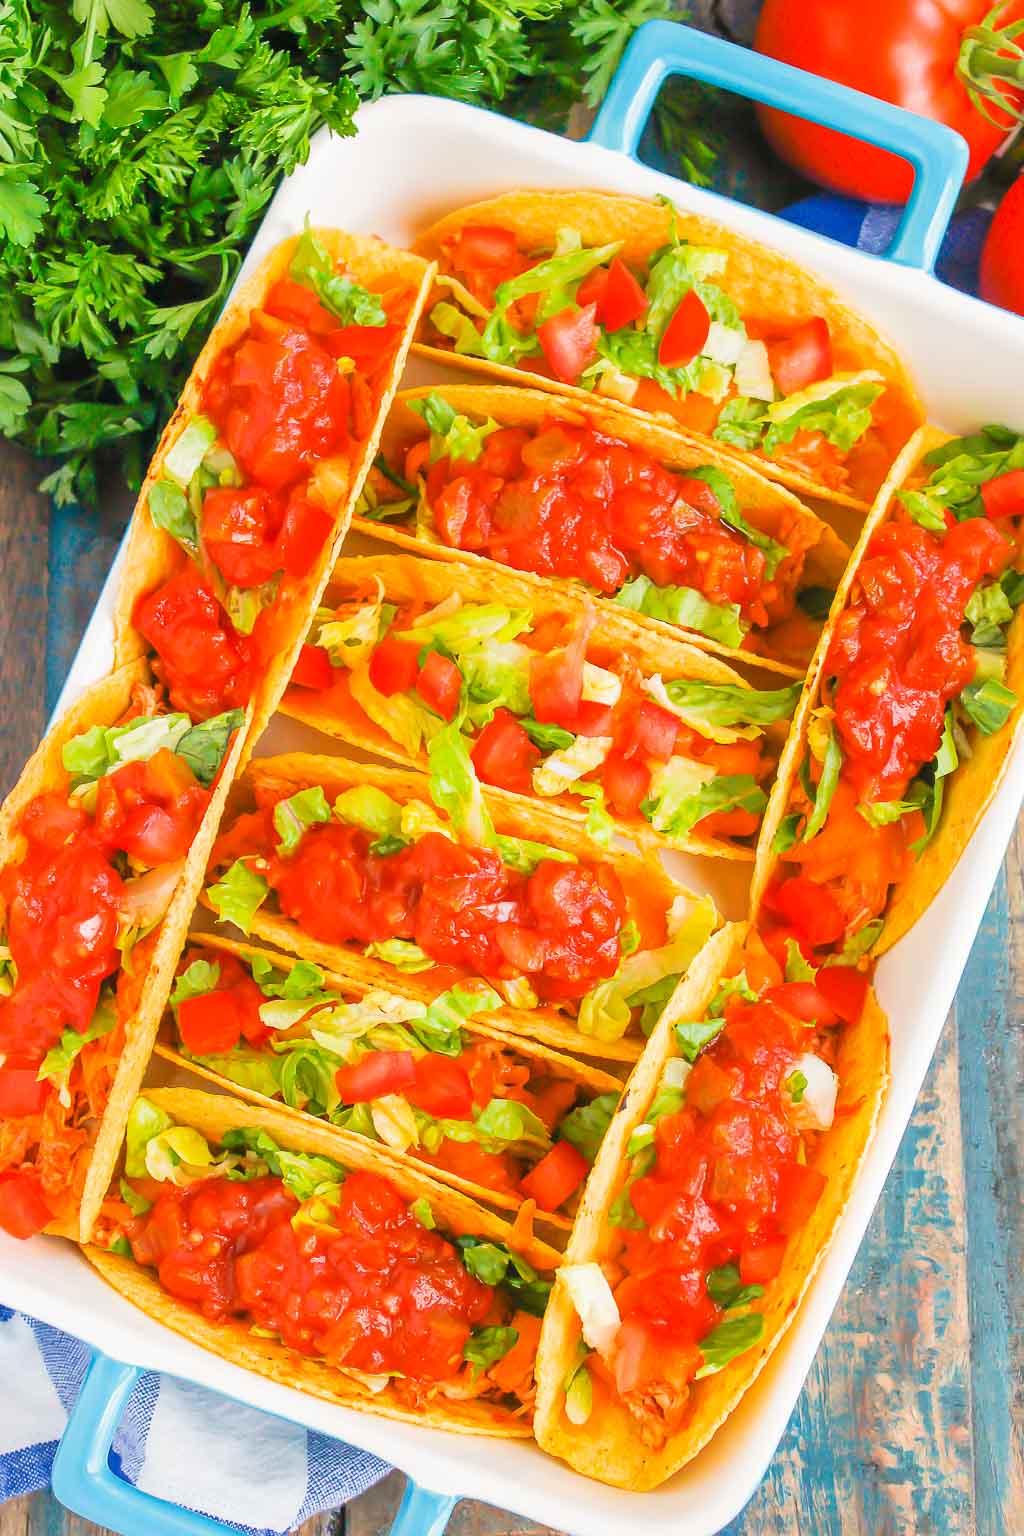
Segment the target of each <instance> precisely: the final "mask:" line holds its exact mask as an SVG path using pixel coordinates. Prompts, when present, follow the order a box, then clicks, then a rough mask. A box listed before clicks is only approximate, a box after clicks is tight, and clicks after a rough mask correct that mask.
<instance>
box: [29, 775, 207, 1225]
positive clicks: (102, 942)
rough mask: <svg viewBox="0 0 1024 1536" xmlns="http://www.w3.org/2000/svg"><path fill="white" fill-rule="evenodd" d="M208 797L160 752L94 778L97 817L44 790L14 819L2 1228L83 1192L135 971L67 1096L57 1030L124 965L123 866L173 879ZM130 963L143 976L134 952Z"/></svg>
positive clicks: (43, 1219)
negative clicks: (57, 1066)
mask: <svg viewBox="0 0 1024 1536" xmlns="http://www.w3.org/2000/svg"><path fill="white" fill-rule="evenodd" d="M209 798H210V796H209V791H208V790H206V789H204V788H203V786H202V785H201V784H199V783H198V781H197V780H196V779H195V777H194V775H193V774H192V771H191V769H190V768H189V767H188V765H187V764H186V763H185V762H184V760H183V759H182V758H180V757H178V756H176V755H175V754H174V753H173V752H170V751H168V750H167V749H166V748H163V749H161V750H160V751H158V752H157V753H155V754H154V756H153V757H151V758H150V759H148V761H146V762H129V763H126V764H125V765H124V766H123V767H121V768H119V769H117V770H116V771H115V772H113V773H110V774H108V775H106V776H105V777H104V778H101V779H100V780H99V781H98V783H97V785H96V790H95V809H94V810H93V812H92V814H90V813H89V812H87V811H86V810H85V809H84V807H83V806H82V805H81V804H80V803H76V802H75V801H73V800H69V799H68V798H67V797H66V796H64V795H60V794H57V793H49V794H43V795H38V796H36V798H35V799H34V800H32V801H30V802H29V804H28V805H27V807H26V808H25V810H24V811H23V813H22V815H21V817H20V819H19V822H18V826H17V832H18V833H19V834H20V835H21V836H22V837H23V838H24V840H25V851H24V855H23V857H22V858H21V859H20V860H19V862H17V863H12V864H9V865H8V866H7V867H6V868H5V869H4V870H3V871H2V872H0V904H2V908H3V910H4V912H5V934H4V942H5V944H6V946H7V948H8V950H9V951H10V961H11V962H12V963H13V967H14V971H13V974H14V976H15V977H16V980H14V981H13V984H12V985H11V988H10V991H9V992H8V994H7V995H6V996H0V1053H2V1054H3V1057H4V1060H3V1064H2V1066H0V1117H2V1118H0V1227H3V1228H4V1230H6V1231H9V1232H12V1233H14V1235H15V1236H18V1237H24V1236H28V1235H30V1233H31V1232H32V1231H38V1230H39V1229H40V1228H41V1227H43V1226H46V1225H47V1224H48V1223H49V1221H50V1220H51V1219H53V1218H55V1217H62V1216H64V1215H65V1214H67V1213H69V1212H70V1211H71V1210H72V1209H74V1207H75V1205H76V1203H77V1199H78V1196H79V1195H80V1193H81V1182H82V1179H83V1178H84V1174H85V1159H84V1158H82V1157H80V1156H79V1154H80V1153H83V1152H84V1151H85V1150H86V1149H87V1147H88V1144H89V1140H90V1128H91V1127H92V1126H94V1124H95V1120H96V1118H97V1117H98V1116H99V1115H100V1114H101V1113H102V1111H103V1108H104V1106H105V1102H106V1095H107V1092H108V1091H109V1087H110V1083H111V1081H112V1078H113V1072H114V1069H115V1067H116V1063H117V1057H118V1054H119V1052H120V1048H121V1045H122V1043H123V1025H124V1021H125V1019H126V1018H127V1017H128V1016H129V1015H130V1013H131V1011H132V1009H133V1007H134V1004H135V1001H136V1000H137V991H138V986H139V985H140V984H141V983H140V982H139V981H138V979H137V978H133V977H132V976H130V975H129V974H128V973H127V972H123V973H122V974H121V976H120V977H119V980H118V985H117V997H116V1015H117V1022H116V1024H113V1025H112V1026H111V1028H110V1030H109V1032H107V1033H104V1034H102V1035H100V1036H98V1037H97V1038H96V1039H95V1040H93V1041H91V1042H90V1043H88V1044H87V1045H86V1046H85V1047H84V1048H83V1049H82V1050H81V1051H80V1053H79V1054H78V1055H77V1056H76V1058H75V1060H74V1064H73V1066H72V1068H71V1073H70V1076H69V1078H68V1082H67V1087H66V1090H65V1092H64V1093H63V1094H59V1093H58V1089H57V1086H56V1085H55V1083H54V1082H52V1081H49V1080H48V1079H45V1078H44V1079H43V1080H42V1081H40V1080H39V1078H38V1073H39V1070H40V1067H41V1066H42V1064H43V1060H44V1057H45V1056H46V1054H47V1052H48V1051H50V1050H51V1049H52V1048H53V1047H55V1046H57V1045H58V1044H60V1042H61V1039H62V1036H63V1035H64V1034H65V1032H66V1031H71V1032H72V1033H73V1035H74V1034H78V1035H83V1034H84V1033H85V1032H86V1031H87V1030H88V1029H89V1027H90V1024H91V1023H92V1021H93V1018H94V1015H95V1014H96V1010H97V1006H98V1004H99V1001H100V987H101V986H102V984H103V983H104V982H105V981H106V980H107V979H108V978H110V977H112V976H113V975H114V974H115V972H117V971H118V970H119V968H120V966H121V962H122V952H121V950H120V949H119V947H118V942H119V940H121V939H122V938H123V936H124V934H125V933H126V932H127V930H128V929H129V928H130V927H131V925H132V922H133V921H134V918H133V908H134V906H135V902H136V900H137V898H136V897H135V896H134V895H133V888H132V884H131V881H130V879H129V878H128V876H127V874H126V871H127V870H128V865H127V864H126V860H127V859H130V860H132V861H133V863H134V867H135V868H136V869H137V868H139V867H142V868H145V869H149V870H156V869H157V868H158V867H159V866H162V865H166V866H169V867H170V868H171V871H172V873H171V884H172V885H173V882H174V871H175V869H176V867H177V866H178V864H179V862H180V860H182V859H183V858H184V857H185V855H186V854H187V852H188V849H189V847H190V845H191V842H192V838H193V836H194V835H195V831H196V829H197V827H198V825H199V822H200V821H201V819H202V816H203V813H204V811H205V809H206V806H207V804H208V802H209ZM146 942H147V941H145V940H144V941H143V943H144V944H145V943H146ZM135 962H136V965H137V967H138V968H139V972H140V974H142V975H144V974H145V957H144V952H143V951H142V949H141V948H140V949H139V950H137V952H136V955H135Z"/></svg>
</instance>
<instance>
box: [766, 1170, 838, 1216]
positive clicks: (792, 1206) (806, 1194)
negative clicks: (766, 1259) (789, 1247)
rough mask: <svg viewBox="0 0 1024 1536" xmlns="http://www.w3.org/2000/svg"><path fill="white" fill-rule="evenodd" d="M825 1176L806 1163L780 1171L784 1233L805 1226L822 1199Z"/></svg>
mask: <svg viewBox="0 0 1024 1536" xmlns="http://www.w3.org/2000/svg"><path fill="white" fill-rule="evenodd" d="M827 1182H828V1181H827V1179H826V1178H825V1175H824V1174H822V1173H819V1172H818V1170H817V1168H811V1167H810V1166H808V1165H807V1164H806V1163H788V1164H787V1165H786V1166H785V1167H784V1168H782V1169H780V1171H779V1195H778V1208H779V1217H778V1219H779V1225H780V1227H781V1228H782V1230H783V1231H784V1232H796V1231H797V1230H798V1229H799V1228H800V1227H802V1226H803V1224H804V1222H805V1221H806V1220H807V1218H808V1217H809V1216H810V1214H811V1212H812V1211H813V1210H814V1207H815V1206H816V1205H817V1203H818V1201H819V1199H820V1198H821V1193H822V1190H823V1189H824V1188H825V1185H826V1183H827Z"/></svg>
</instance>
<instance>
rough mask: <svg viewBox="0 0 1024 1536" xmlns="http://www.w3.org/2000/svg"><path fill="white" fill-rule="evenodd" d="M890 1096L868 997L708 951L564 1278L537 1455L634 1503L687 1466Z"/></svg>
mask: <svg viewBox="0 0 1024 1536" xmlns="http://www.w3.org/2000/svg"><path fill="white" fill-rule="evenodd" d="M825 974H826V973H825V972H824V971H823V972H822V973H821V975H822V976H824V975H825ZM829 997H831V998H832V999H833V1000H832V1002H831V1003H830V1002H829V1000H828V998H829ZM840 1009H841V1011H840ZM887 1078H888V1030H887V1027H886V1022H885V1018H884V1016H883V1015H882V1013H881V1011H880V1009H879V1007H878V1004H877V1002H876V1000H875V998H874V995H873V993H871V992H870V991H869V990H868V984H867V978H866V977H864V976H863V975H861V974H860V973H859V972H856V971H853V972H850V973H849V975H848V976H847V977H846V978H845V982H844V985H843V987H837V988H835V989H833V990H832V991H831V992H829V993H828V995H827V996H826V995H825V993H824V992H819V991H818V989H817V987H816V986H815V985H814V984H813V983H807V982H802V981H787V980H786V979H785V975H784V972H783V971H782V968H781V967H780V966H778V965H777V963H776V962H775V961H774V959H773V958H772V956H771V955H770V954H769V953H768V952H767V951H766V950H765V949H764V948H763V946H762V945H761V944H760V942H759V941H758V939H757V938H756V936H751V937H749V938H748V939H747V940H746V942H745V943H744V942H743V930H742V928H733V929H729V928H726V929H723V930H722V931H721V932H720V933H718V934H716V935H715V936H714V937H713V938H712V939H711V940H710V942H709V943H708V946H707V948H706V950H705V951H704V953H703V955H701V956H700V957H699V958H698V960H697V961H696V962H695V964H694V966H693V967H692V968H691V971H690V975H689V976H688V978H687V980H686V981H685V982H684V983H683V985H682V986H681V987H680V988H679V990H678V992H677V993H676V994H675V996H674V997H673V999H672V1001H671V1003H670V1004H669V1006H668V1007H667V1008H666V1010H665V1012H664V1013H663V1015H662V1017H661V1020H660V1021H659V1023H658V1025H657V1026H656V1028H655V1031H654V1034H653V1035H652V1036H651V1040H650V1043H649V1045H648V1047H647V1051H646V1052H645V1054H644V1057H643V1060H642V1061H641V1062H640V1064H639V1065H638V1066H637V1068H636V1071H635V1072H634V1074H633V1076H632V1078H631V1079H630V1082H629V1085H628V1087H627V1090H626V1093H625V1095H624V1096H623V1099H622V1101H621V1103H620V1106H619V1109H618V1112H617V1113H616V1115H615V1117H614V1119H613V1120H612V1124H611V1127H610V1129H609V1130H608V1132H607V1134H606V1136H605V1139H604V1143H603V1145H602V1148H601V1150H600V1152H599V1153H598V1157H597V1161H596V1163H595V1165H594V1171H593V1173H592V1175H591V1178H590V1180H589V1182H588V1184H587V1188H586V1191H585V1193H584V1196H583V1201H582V1204H581V1207H580V1211H579V1214H578V1216H577V1219H576V1225H575V1227H574V1229H573V1233H572V1237H571V1238H570V1240H569V1244H568V1247H567V1250H566V1255H565V1261H564V1263H563V1265H562V1267H561V1269H560V1270H559V1272H558V1275H557V1278H556V1283H555V1290H554V1293H553V1295H552V1298H551V1302H550V1304H549V1307H548V1311H547V1315H546V1318H545V1324H544V1330H543V1333H542V1336H541V1346H540V1352H539V1355H538V1394H537V1409H536V1416H535V1420H534V1427H535V1432H536V1435H537V1439H538V1441H539V1443H540V1445H541V1446H542V1447H543V1448H544V1450H546V1451H549V1452H550V1453H551V1454H552V1455H555V1456H560V1457H562V1458H563V1460H565V1461H567V1462H568V1463H569V1465H570V1466H572V1467H574V1468H575V1469H576V1470H577V1471H579V1472H583V1473H585V1474H586V1475H587V1476H588V1477H594V1478H598V1479H599V1480H600V1481H602V1482H606V1483H611V1484H613V1485H615V1486H617V1487H623V1488H634V1489H641V1490H643V1489H649V1488H654V1487H656V1486H657V1485H658V1484H659V1483H662V1482H664V1481H665V1479H666V1478H668V1477H670V1476H671V1475H672V1473H673V1472H676V1471H678V1469H679V1468H680V1467H682V1466H684V1465H685V1463H686V1462H688V1461H689V1460H690V1459H691V1458H692V1457H693V1456H695V1455H696V1454H697V1452H698V1451H699V1450H700V1449H701V1448H702V1447H703V1446H704V1445H705V1444H706V1443H707V1442H708V1440H709V1439H710V1438H711V1436H712V1435H713V1434H714V1432H715V1430H716V1429H718V1427H719V1426H720V1425H721V1424H722V1422H723V1421H724V1420H725V1419H726V1418H727V1417H728V1415H729V1414H730V1413H731V1412H732V1410H733V1409H734V1407H735V1406H736V1404H737V1402H738V1401H739V1399H740V1398H741V1397H742V1395H743V1393H744V1392H745V1391H746V1390H747V1388H748V1387H749V1386H750V1384H751V1382H753V1381H754V1379H755V1378H756V1377H757V1375H758V1374H759V1372H760V1371H761V1369H762V1367H763V1366H764V1364H765V1362H766V1360H767V1359H768V1357H769V1355H770V1354H771V1352H772V1350H773V1349H774V1348H775V1346H776V1345H777V1344H778V1342H779V1340H780V1339H781V1338H782V1335H783V1333H784V1332H785V1329H786V1327H787V1326H788V1324H789V1323H790V1321H791V1320H792V1318H793V1316H794V1314H795V1312H796V1309H797V1306H798V1305H799V1302H800V1299H801V1297H802V1295H803V1293H804V1291H805V1290H806V1288H807V1285H808V1284H809V1282H810V1280H811V1277H812V1276H813V1274H814V1272H815V1270H816V1269H817V1267H818V1265H819V1263H820V1261H821V1259H822V1258H823V1257H824V1254H825V1252H826V1251H827V1249H828V1245H829V1242H830V1241H831V1238H832V1234H833V1231H834V1229H835V1226H836V1223H837V1221H838V1220H839V1217H840V1216H841V1214H842V1211H843V1208H844V1206H845V1205H846V1202H847V1200H848V1198H849V1194H850V1190H851V1188H852V1185H853V1181H854V1178H855V1176H856V1173H857V1170H858V1168H859V1166H860V1163H861V1161H862V1159H863V1156H864V1152H865V1150H866V1148H867V1145H868V1142H869V1140H870V1137H871V1133H872V1131H873V1128H874V1125H875V1121H876V1119H877V1116H878V1112H879V1108H880V1105H881V1101H882V1096H883V1093H884V1090H885V1086H886V1082H887Z"/></svg>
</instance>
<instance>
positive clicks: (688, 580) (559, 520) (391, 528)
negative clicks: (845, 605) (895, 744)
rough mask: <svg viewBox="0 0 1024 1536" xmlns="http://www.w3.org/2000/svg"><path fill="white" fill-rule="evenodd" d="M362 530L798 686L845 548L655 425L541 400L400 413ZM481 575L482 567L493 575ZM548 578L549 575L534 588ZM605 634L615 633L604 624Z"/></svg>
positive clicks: (513, 397) (781, 500)
mask: <svg viewBox="0 0 1024 1536" xmlns="http://www.w3.org/2000/svg"><path fill="white" fill-rule="evenodd" d="M381 447H382V452H381V456H380V458H379V459H378V460H377V463H376V465H375V466H374V469H373V471H372V472H371V474H370V476H369V478H368V481H367V485H366V489H365V492H364V495H363V497H362V499H361V500H360V503H359V506H358V508H357V511H356V515H355V518H354V520H353V527H356V528H358V529H359V530H360V531H361V532H363V533H370V534H373V535H374V536H375V537H376V538H379V539H384V540H387V541H388V542H390V543H393V544H398V545H400V546H402V547H403V548H406V549H414V550H416V551H417V552H418V553H420V554H425V555H430V556H432V557H434V558H437V559H448V560H457V561H459V562H460V563H461V564H462V565H464V566H468V565H471V564H474V565H476V564H480V563H481V562H482V561H484V560H488V561H496V562H497V563H498V564H500V565H502V566H505V567H507V568H509V572H510V574H512V573H515V575H516V579H517V581H518V582H519V583H520V584H521V585H522V586H524V587H525V586H532V587H534V588H541V589H542V590H548V591H550V590H551V587H552V578H554V580H555V581H556V582H557V585H558V587H559V589H560V590H561V591H562V592H564V593H565V595H566V599H567V601H569V600H577V601H578V600H581V599H582V598H583V597H585V596H587V595H588V594H589V595H590V596H592V597H594V598H596V599H597V600H598V601H599V606H600V611H601V613H602V614H604V613H606V612H607V613H608V614H609V615H611V614H615V615H616V617H619V618H621V616H622V615H623V613H628V614H630V615H631V616H632V617H633V619H634V621H635V622H636V623H638V624H641V625H642V626H643V627H645V628H648V629H650V630H652V631H655V632H658V633H660V634H662V635H670V634H674V635H675V636H676V637H677V638H678V636H679V634H680V631H683V632H685V633H684V638H686V639H687V640H690V641H692V642H693V643H694V644H698V645H700V647H701V649H702V650H705V651H713V652H715V653H716V654H718V655H720V656H723V657H725V658H726V659H728V660H729V661H731V662H733V663H734V664H735V663H737V662H742V661H748V662H749V661H752V660H756V661H757V662H758V664H759V665H762V666H765V667H768V668H771V669H773V670H776V671H781V672H785V673H788V675H789V676H790V677H797V676H802V675H803V672H804V670H805V668H806V665H807V661H808V659H809V657H810V656H811V654H812V652H813V650H814V646H815V643H816V641H817V638H818V635H819V634H820V632H821V624H822V620H823V618H824V616H825V614H826V613H827V611H828V604H829V602H830V601H831V596H832V593H833V592H834V590H835V588H836V585H837V583H838V581H839V578H840V577H841V575H842V573H843V570H844V568H845V565H846V561H847V558H848V556H849V550H848V549H847V547H846V545H845V544H844V543H843V542H842V540H841V539H840V538H839V536H838V535H837V534H836V533H835V532H834V530H833V529H831V528H830V527H828V525H827V524H825V523H823V522H822V521H821V520H820V518H817V517H815V515H814V513H813V512H810V511H809V510H808V509H807V508H806V507H805V506H804V505H803V503H802V502H800V501H798V500H797V498H796V497H795V496H793V495H792V494H791V493H790V492H789V491H787V490H785V489H784V488H783V487H782V486H779V485H773V484H772V483H771V482H770V481H768V480H765V479H764V478H763V477H762V476H761V475H758V474H755V473H754V472H753V471H752V470H750V469H748V468H747V467H746V465H744V464H741V463H739V462H737V461H736V460H730V459H729V458H728V456H726V455H725V454H723V453H721V452H719V451H718V450H717V449H716V448H715V446H714V445H713V444H711V443H696V444H695V443H691V442H688V441H686V440H684V439H682V438H680V437H679V436H678V434H676V433H674V432H670V431H667V430H666V429H665V428H663V427H660V426H658V425H657V424H656V423H655V422H653V421H650V420H639V419H633V418H629V417H626V416H623V415H621V414H618V415H616V414H615V413H614V412H611V411H609V409H608V408H607V406H603V405H600V404H595V403H593V402H590V401H582V402H577V401H567V400H557V399H555V398H553V397H552V396H550V395H544V394H541V393H539V392H538V391H536V390H523V389H515V390H513V389H502V388H486V387H483V386H478V387H474V386H472V385H455V386H448V385H445V386H443V387H441V388H437V389H429V390H428V389H421V390H409V391H405V392H403V393H402V394H401V395H400V396H399V397H398V399H397V401H396V403H395V406H394V409H393V410H392V412H391V415H390V417H389V419H388V422H387V425H386V427H385V429H384V433H383V435H382V441H381ZM484 569H487V567H486V566H485V567H484ZM540 578H547V582H542V581H541V580H540ZM610 622H613V621H611V619H610Z"/></svg>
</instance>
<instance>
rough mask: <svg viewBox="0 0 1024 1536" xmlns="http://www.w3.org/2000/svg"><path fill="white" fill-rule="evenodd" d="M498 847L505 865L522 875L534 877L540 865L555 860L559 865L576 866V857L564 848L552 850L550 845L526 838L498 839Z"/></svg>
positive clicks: (500, 837)
mask: <svg viewBox="0 0 1024 1536" xmlns="http://www.w3.org/2000/svg"><path fill="white" fill-rule="evenodd" d="M496 846H497V849H498V852H499V853H500V854H501V860H502V863H503V864H507V865H508V867H509V869H515V870H518V871H519V873H520V874H523V875H532V874H533V871H534V870H535V869H536V868H537V865H538V864H542V863H544V861H545V860H547V859H553V860H554V861H555V862H556V863H559V864H575V863H576V855H575V854H574V853H566V852H565V851H564V849H562V848H552V847H551V845H550V843H533V842H531V841H530V840H529V838H526V837H502V836H500V835H499V837H498V838H497V842H496Z"/></svg>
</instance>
